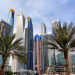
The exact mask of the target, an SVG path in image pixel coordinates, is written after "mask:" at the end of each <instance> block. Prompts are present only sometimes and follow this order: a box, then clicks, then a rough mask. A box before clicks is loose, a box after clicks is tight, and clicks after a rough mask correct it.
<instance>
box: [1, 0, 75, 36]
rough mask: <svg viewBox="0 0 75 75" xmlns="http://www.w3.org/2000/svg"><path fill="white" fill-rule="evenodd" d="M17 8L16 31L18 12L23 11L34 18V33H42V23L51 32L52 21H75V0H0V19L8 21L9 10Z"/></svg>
mask: <svg viewBox="0 0 75 75" xmlns="http://www.w3.org/2000/svg"><path fill="white" fill-rule="evenodd" d="M10 8H12V9H13V10H15V22H14V32H16V14H17V13H18V12H22V13H23V14H24V15H25V16H26V17H27V16H30V17H31V18H32V23H33V29H34V35H35V34H40V26H41V24H42V23H44V24H45V25H46V29H47V33H48V32H50V30H51V27H52V21H55V20H57V19H58V20H60V22H61V24H63V23H64V22H68V23H70V22H71V21H72V22H75V0H0V20H1V19H4V20H5V21H7V18H8V11H9V9H10Z"/></svg>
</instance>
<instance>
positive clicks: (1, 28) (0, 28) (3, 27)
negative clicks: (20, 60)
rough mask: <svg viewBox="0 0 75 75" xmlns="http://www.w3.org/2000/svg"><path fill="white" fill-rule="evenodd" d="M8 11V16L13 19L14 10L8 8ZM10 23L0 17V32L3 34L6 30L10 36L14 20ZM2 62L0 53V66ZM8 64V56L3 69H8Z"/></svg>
mask: <svg viewBox="0 0 75 75" xmlns="http://www.w3.org/2000/svg"><path fill="white" fill-rule="evenodd" d="M10 12H11V14H10V15H9V17H11V18H13V20H14V14H15V11H14V10H13V9H10V10H9V13H10ZM12 13H13V14H12ZM11 15H12V16H11ZM9 17H8V18H9ZM12 23H13V24H11V23H10V22H6V21H4V20H3V19H1V22H0V33H2V34H3V35H5V34H6V32H7V33H8V34H9V35H10V36H12V33H13V26H14V21H12ZM0 37H1V35H0ZM2 62H3V61H2V56H1V55H0V66H1V65H2ZM8 65H9V58H7V61H6V67H5V70H8Z"/></svg>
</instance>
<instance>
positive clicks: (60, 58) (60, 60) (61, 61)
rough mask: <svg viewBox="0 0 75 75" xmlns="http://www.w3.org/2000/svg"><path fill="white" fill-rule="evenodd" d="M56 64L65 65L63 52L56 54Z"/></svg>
mask: <svg viewBox="0 0 75 75" xmlns="http://www.w3.org/2000/svg"><path fill="white" fill-rule="evenodd" d="M56 65H57V66H64V65H65V59H64V54H63V53H62V52H60V54H58V55H57V60H56Z"/></svg>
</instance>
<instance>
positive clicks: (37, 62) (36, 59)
mask: <svg viewBox="0 0 75 75" xmlns="http://www.w3.org/2000/svg"><path fill="white" fill-rule="evenodd" d="M41 45H42V42H41V37H40V36H38V35H36V36H35V37H34V51H33V52H34V55H33V70H36V73H39V75H40V73H41V70H42V63H41V61H42V60H41Z"/></svg>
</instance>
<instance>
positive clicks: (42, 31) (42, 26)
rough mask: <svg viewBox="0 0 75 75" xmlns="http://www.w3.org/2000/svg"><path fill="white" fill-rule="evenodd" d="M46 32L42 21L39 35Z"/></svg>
mask: <svg viewBox="0 0 75 75" xmlns="http://www.w3.org/2000/svg"><path fill="white" fill-rule="evenodd" d="M45 34H46V26H45V24H44V23H42V24H41V35H45Z"/></svg>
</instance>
